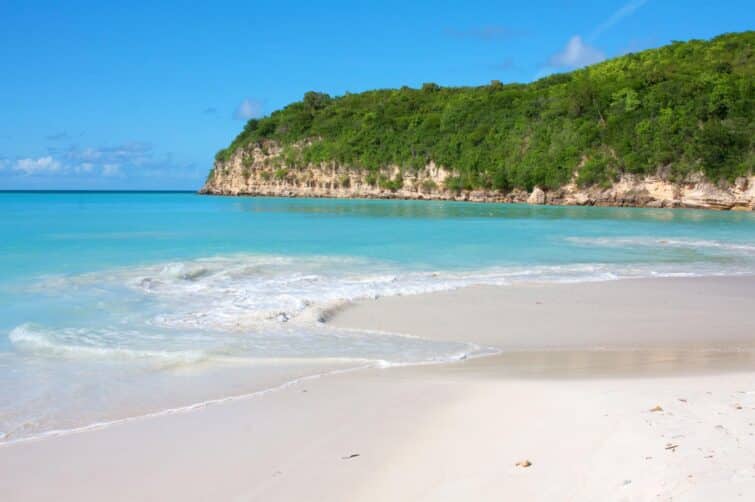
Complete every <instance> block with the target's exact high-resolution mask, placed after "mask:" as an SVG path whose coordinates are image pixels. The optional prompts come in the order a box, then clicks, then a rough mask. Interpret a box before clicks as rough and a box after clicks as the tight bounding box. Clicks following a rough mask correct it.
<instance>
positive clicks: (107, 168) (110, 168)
mask: <svg viewBox="0 0 755 502" xmlns="http://www.w3.org/2000/svg"><path fill="white" fill-rule="evenodd" d="M120 174H121V166H119V165H118V164H105V165H103V166H102V175H103V176H118V175H120Z"/></svg>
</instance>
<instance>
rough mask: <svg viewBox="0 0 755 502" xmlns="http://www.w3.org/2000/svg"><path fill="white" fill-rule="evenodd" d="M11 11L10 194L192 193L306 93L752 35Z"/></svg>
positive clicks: (428, 19) (398, 13) (597, 18)
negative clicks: (247, 135) (266, 118)
mask: <svg viewBox="0 0 755 502" xmlns="http://www.w3.org/2000/svg"><path fill="white" fill-rule="evenodd" d="M220 3H221V2H213V3H210V2H207V3H203V2H195V3H194V4H192V3H190V2H160V1H151V2H142V1H138V0H135V1H132V2H130V3H129V4H128V5H126V4H125V3H123V5H122V6H113V5H110V2H103V1H97V2H81V1H76V0H69V1H66V2H35V1H31V0H25V1H12V0H11V1H9V0H4V1H3V2H0V26H2V29H1V30H0V189H35V188H45V189H46V188H50V189H81V188H83V189H87V188H90V189H197V188H199V187H200V186H201V183H202V181H203V180H204V178H205V176H206V174H207V172H208V170H209V169H210V167H211V165H212V158H213V156H214V154H215V152H216V151H217V150H218V149H220V148H222V147H224V146H226V145H227V144H228V143H229V142H230V140H231V139H232V138H233V137H234V136H235V135H236V134H237V133H238V132H239V131H240V130H241V128H242V127H243V124H244V121H245V119H246V118H249V117H251V116H257V115H264V114H267V113H270V112H271V111H273V110H275V109H276V108H279V107H281V106H283V105H285V104H286V103H289V102H291V101H293V100H297V99H300V98H301V96H302V95H303V94H304V92H306V91H308V90H318V91H324V92H328V93H330V94H333V95H338V94H343V93H344V92H346V91H350V92H358V91H362V90H367V89H373V88H385V87H398V86H402V85H409V86H419V85H421V84H422V83H423V82H436V83H439V84H442V85H479V84H484V83H487V82H489V81H490V80H492V79H498V80H501V81H504V82H528V81H531V80H533V79H536V78H538V77H540V76H543V75H546V74H549V73H553V72H557V71H566V70H569V69H572V68H575V67H579V66H583V65H585V64H590V63H592V62H596V61H600V60H602V59H604V58H611V57H615V56H618V55H621V54H624V53H627V52H631V51H637V50H642V49H646V48H650V47H656V46H660V45H663V44H665V43H668V42H669V41H671V40H687V39H690V38H710V37H712V36H715V35H717V34H720V33H723V32H731V31H744V30H747V29H753V28H755V26H754V25H755V23H754V22H753V21H755V14H753V12H755V9H752V6H751V3H750V2H746V1H734V0H732V1H719V2H711V1H697V0H686V1H682V0H666V1H662V0H617V1H603V2H581V1H570V0H551V1H545V0H530V1H528V2H504V1H497V2H488V1H478V2H475V1H469V0H468V1H465V2H464V1H447V2H445V1H440V0H435V1H414V2H409V1H406V0H404V1H393V0H389V1H380V2H377V1H376V2H353V1H352V2H347V1H325V0H322V1H320V2H311V1H298V2H294V1H278V2H259V1H246V2H224V3H223V5H219V4H220Z"/></svg>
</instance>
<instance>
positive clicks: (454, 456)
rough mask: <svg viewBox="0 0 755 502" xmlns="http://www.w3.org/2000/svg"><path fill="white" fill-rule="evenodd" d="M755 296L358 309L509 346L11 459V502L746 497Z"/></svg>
mask: <svg viewBox="0 0 755 502" xmlns="http://www.w3.org/2000/svg"><path fill="white" fill-rule="evenodd" d="M754 298H755V279H753V278H752V277H743V278H712V279H662V280H636V281H617V282H609V283H592V284H573V285H550V286H547V285H540V286H516V287H501V288H488V287H485V288H483V287H474V288H466V289H463V290H459V291H454V292H449V293H440V294H432V295H419V296H411V297H402V298H384V299H379V300H377V301H369V302H361V303H359V304H358V305H355V306H352V307H349V308H347V309H345V310H343V311H342V312H339V313H337V314H336V315H335V316H334V318H333V319H331V321H330V322H333V323H335V324H336V325H342V326H350V327H361V328H370V329H375V328H377V329H385V330H391V331H397V332H402V333H409V334H415V335H421V336H426V337H432V338H439V339H453V340H468V341H471V342H474V343H479V344H484V345H491V346H497V347H501V348H503V349H505V350H506V352H504V353H503V354H501V355H499V356H492V357H486V358H480V359H473V360H467V361H462V362H459V363H455V364H443V365H433V366H422V367H416V366H415V367H406V368H392V369H382V370H381V369H370V370H363V371H358V372H352V373H347V374H340V375H333V376H327V377H323V378H320V379H316V380H309V381H305V382H302V383H300V384H297V385H294V386H291V387H288V388H286V389H284V390H281V391H279V392H275V393H271V394H267V395H265V396H262V397H259V398H250V399H246V400H240V401H235V402H232V403H227V404H222V405H217V406H210V407H208V408H205V409H201V410H195V411H192V412H188V413H181V414H176V415H171V416H162V417H156V418H150V419H144V420H136V421H132V422H128V423H124V424H120V425H115V426H111V427H109V428H106V429H102V430H97V431H89V432H84V433H79V434H71V435H67V436H61V437H55V438H50V439H45V440H41V441H35V442H27V443H19V444H15V445H9V446H4V447H0V494H1V495H0V498H2V500H240V501H241V500H265V501H274V500H323V501H340V500H344V501H346V500H349V501H351V500H366V501H372V500H374V501H383V500H390V501H395V500H412V501H414V500H428V501H429V500H432V501H435V500H465V501H466V500H498V501H500V500H578V501H582V500H595V501H606V500H671V499H673V500H710V499H712V498H717V499H718V500H752V499H754V498H755V356H754V355H753V354H755V352H754V351H753V347H755V321H754V320H753V319H755V315H754V314H753V309H755V300H753V299H754ZM595 347H601V350H597V351H596V350H593V349H594V348H595ZM554 348H556V349H558V350H552V349H554ZM656 407H659V408H660V409H659V408H656ZM653 409H655V410H656V411H651V410H653ZM353 455H358V456H353ZM524 460H527V461H529V462H531V465H530V466H528V467H521V466H516V465H515V464H516V463H518V462H521V461H524Z"/></svg>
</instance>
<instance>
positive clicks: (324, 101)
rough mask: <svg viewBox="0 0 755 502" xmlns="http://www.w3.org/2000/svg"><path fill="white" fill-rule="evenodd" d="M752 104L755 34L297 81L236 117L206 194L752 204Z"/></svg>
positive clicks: (754, 167) (754, 106)
mask: <svg viewBox="0 0 755 502" xmlns="http://www.w3.org/2000/svg"><path fill="white" fill-rule="evenodd" d="M754 103H755V31H748V32H743V33H731V34H724V35H721V36H718V37H715V38H713V39H711V40H708V41H703V40H691V41H688V42H674V43H671V44H669V45H666V46H664V47H660V48H657V49H651V50H647V51H643V52H639V53H635V54H626V55H624V56H621V57H618V58H615V59H612V60H608V61H604V62H602V63H599V64H596V65H592V66H589V67H587V68H583V69H580V70H576V71H573V72H570V73H563V74H557V75H551V76H549V77H545V78H543V79H540V80H538V81H535V82H531V83H527V84H502V83H501V82H498V81H493V82H491V83H490V84H488V85H482V86H476V87H441V86H439V85H436V84H433V83H426V84H423V85H422V86H421V87H420V88H416V89H414V88H410V87H401V88H399V89H378V90H372V91H366V92H361V93H355V94H352V93H346V94H344V95H343V96H336V97H332V96H329V95H327V94H324V93H318V92H308V93H306V94H305V95H304V98H303V99H302V100H301V101H297V102H294V103H291V104H289V105H287V106H285V107H283V108H281V109H279V110H276V111H273V112H272V113H271V114H269V115H268V116H265V117H261V118H259V119H257V118H255V119H251V120H249V121H248V122H247V123H246V125H245V126H244V129H243V130H242V131H241V133H240V134H239V135H238V136H237V137H236V138H235V139H234V140H233V141H232V142H231V143H230V144H229V145H228V146H227V147H226V148H223V149H222V150H220V151H219V152H218V153H217V155H216V157H215V160H216V163H215V166H214V168H213V170H212V172H211V173H210V176H209V177H208V181H207V185H206V186H205V188H204V189H203V192H204V193H217V194H242V193H245V194H257V195H279V196H310V197H326V196H327V197H371V198H378V197H379V198H412V199H419V198H423V199H453V200H474V201H511V202H525V201H530V202H538V203H539V202H542V203H548V204H596V205H632V206H648V205H650V206H672V207H677V206H678V207H705V208H716V209H739V208H751V207H752V199H753V197H752V190H753V188H752V187H753V174H755V104H754ZM535 187H537V189H535Z"/></svg>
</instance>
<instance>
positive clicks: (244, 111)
mask: <svg viewBox="0 0 755 502" xmlns="http://www.w3.org/2000/svg"><path fill="white" fill-rule="evenodd" d="M261 114H262V103H260V102H259V101H257V100H254V99H250V98H245V99H243V100H242V101H241V103H239V106H237V107H236V110H235V111H234V112H233V118H235V119H238V120H249V119H252V118H256V117H259V116H260V115H261Z"/></svg>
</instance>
